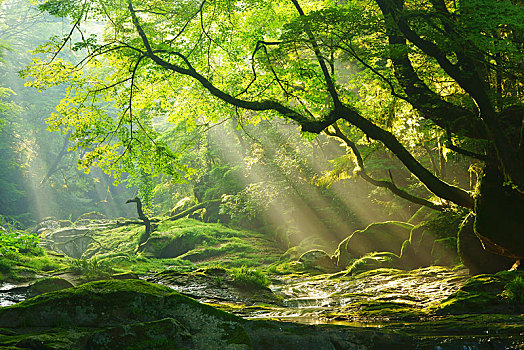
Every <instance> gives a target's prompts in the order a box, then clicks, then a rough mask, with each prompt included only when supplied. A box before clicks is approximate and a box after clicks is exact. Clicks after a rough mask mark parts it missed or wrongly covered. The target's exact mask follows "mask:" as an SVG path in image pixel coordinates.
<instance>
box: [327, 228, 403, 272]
mask: <svg viewBox="0 0 524 350" xmlns="http://www.w3.org/2000/svg"><path fill="white" fill-rule="evenodd" d="M412 228H413V225H411V224H408V223H405V222H400V221H386V222H380V223H374V224H371V225H369V226H368V227H366V228H365V229H364V230H357V231H355V232H353V233H352V234H351V235H350V236H349V237H348V238H346V239H344V240H343V241H342V242H341V243H340V244H339V246H338V248H337V250H336V251H335V254H334V259H336V261H337V266H338V267H340V268H345V267H346V266H347V264H348V263H349V261H350V260H351V259H352V258H353V259H355V258H360V257H362V256H364V255H366V254H368V253H371V252H391V253H394V254H400V252H401V249H402V244H403V243H404V241H405V240H407V239H409V235H410V231H411V229H412Z"/></svg>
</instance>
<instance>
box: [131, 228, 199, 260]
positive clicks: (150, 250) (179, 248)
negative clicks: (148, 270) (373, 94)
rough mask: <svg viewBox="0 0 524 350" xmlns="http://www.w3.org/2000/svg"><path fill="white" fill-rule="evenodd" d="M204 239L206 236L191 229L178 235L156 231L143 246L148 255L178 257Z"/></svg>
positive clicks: (143, 250)
mask: <svg viewBox="0 0 524 350" xmlns="http://www.w3.org/2000/svg"><path fill="white" fill-rule="evenodd" d="M204 239H205V237H204V236H201V235H197V234H194V233H193V232H191V231H184V232H182V233H181V234H179V235H176V236H175V235H173V234H170V233H165V232H164V233H162V232H154V233H153V234H152V235H151V237H149V239H148V240H147V241H146V242H145V243H144V244H143V245H142V246H141V247H142V252H143V253H144V254H145V255H146V256H153V257H155V258H176V257H177V256H180V255H182V254H184V253H187V252H188V251H190V250H192V249H195V248H196V247H197V246H198V245H199V244H201V243H202V242H203V241H204Z"/></svg>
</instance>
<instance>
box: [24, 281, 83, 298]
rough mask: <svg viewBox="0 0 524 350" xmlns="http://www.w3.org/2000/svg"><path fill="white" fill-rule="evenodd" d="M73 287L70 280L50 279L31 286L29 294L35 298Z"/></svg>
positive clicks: (36, 282)
mask: <svg viewBox="0 0 524 350" xmlns="http://www.w3.org/2000/svg"><path fill="white" fill-rule="evenodd" d="M71 287H73V284H72V283H71V282H69V281H68V280H65V279H63V278H57V277H50V278H43V279H40V280H37V281H35V282H34V283H33V284H31V285H29V293H30V295H32V296H35V295H40V294H43V293H49V292H55V291H57V290H62V289H66V288H71Z"/></svg>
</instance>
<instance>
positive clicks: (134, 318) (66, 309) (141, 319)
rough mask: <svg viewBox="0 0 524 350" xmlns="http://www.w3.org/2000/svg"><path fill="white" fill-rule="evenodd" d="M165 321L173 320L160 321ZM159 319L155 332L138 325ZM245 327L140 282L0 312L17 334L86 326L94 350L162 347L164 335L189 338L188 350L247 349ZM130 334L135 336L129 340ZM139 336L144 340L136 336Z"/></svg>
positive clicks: (49, 296)
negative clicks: (116, 346)
mask: <svg viewBox="0 0 524 350" xmlns="http://www.w3.org/2000/svg"><path fill="white" fill-rule="evenodd" d="M166 318H167V319H172V320H166V321H163V322H162V321H159V320H163V319H166ZM173 320H174V321H173ZM155 321H159V323H157V324H156V326H158V327H153V330H151V329H148V328H147V327H142V326H140V325H138V326H137V325H136V324H137V323H149V325H150V326H151V325H154V322H155ZM151 322H153V324H151ZM242 323H243V320H242V319H240V318H238V317H236V316H234V315H231V314H228V313H225V312H223V311H220V310H217V309H215V308H213V307H211V306H207V305H204V304H200V303H198V302H197V301H195V300H193V299H191V298H188V297H186V296H183V295H181V294H179V293H177V292H175V291H173V290H172V289H170V288H168V287H164V286H159V285H155V284H152V283H148V282H145V281H140V280H124V281H119V280H112V281H97V282H91V283H87V284H85V285H82V286H79V287H75V288H69V289H65V290H62V291H58V292H51V293H46V294H42V295H40V296H37V297H34V298H31V299H28V300H25V301H23V302H21V303H19V304H16V305H14V306H10V307H6V308H3V309H0V327H4V328H10V329H15V330H16V329H20V328H24V329H26V330H27V329H33V328H39V327H59V328H62V329H71V328H73V327H88V328H92V329H93V330H94V331H95V332H94V333H93V334H91V335H90V336H89V339H90V342H96V343H97V344H99V345H100V344H102V345H100V347H95V348H104V349H110V348H112V347H110V346H109V345H104V344H117V343H118V341H122V342H123V343H122V344H124V345H125V344H131V343H132V342H133V341H136V342H139V343H140V341H146V342H150V341H151V342H153V343H152V344H157V345H158V344H161V343H162V342H164V341H166V339H165V335H164V336H163V335H162V333H163V332H166V333H167V334H170V333H173V334H178V335H180V336H181V337H182V338H185V337H189V336H190V341H191V343H190V344H192V346H191V345H190V346H189V348H198V349H206V348H208V349H209V348H221V347H223V348H224V349H227V348H229V349H233V348H237V349H241V348H249V347H250V346H251V344H250V342H249V338H248V337H247V336H245V331H244V330H243V328H242ZM99 329H103V330H102V331H99ZM126 332H127V333H133V332H135V335H134V336H133V335H129V336H128V335H126ZM239 333H242V334H244V336H239ZM140 334H142V335H143V336H144V337H145V338H141V337H139V338H140V339H139V338H137V337H138V336H139V335H140ZM158 337H160V339H157V338H158ZM155 339H156V340H155ZM153 340H155V341H156V343H155V342H154V341H153ZM2 343H3V339H2V338H0V345H1V344H2ZM167 343H168V342H167ZM93 344H95V343H93ZM233 345H235V346H233ZM151 348H155V347H154V346H153V347H151Z"/></svg>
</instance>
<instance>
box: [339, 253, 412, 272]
mask: <svg viewBox="0 0 524 350" xmlns="http://www.w3.org/2000/svg"><path fill="white" fill-rule="evenodd" d="M381 268H388V269H401V268H402V264H401V260H400V258H399V256H398V255H396V254H393V253H390V252H374V253H369V254H366V255H364V256H363V257H360V258H359V259H356V260H354V261H353V262H352V263H351V264H350V265H349V266H348V268H347V273H348V274H351V275H356V274H359V273H362V272H366V271H371V270H376V269H381Z"/></svg>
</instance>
